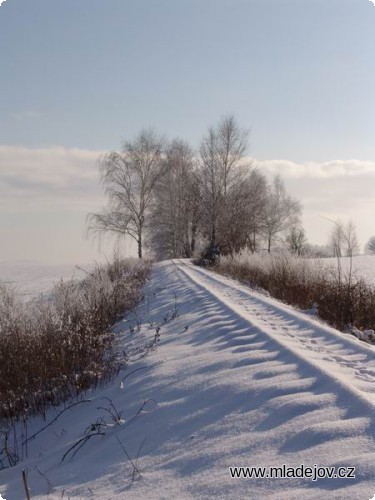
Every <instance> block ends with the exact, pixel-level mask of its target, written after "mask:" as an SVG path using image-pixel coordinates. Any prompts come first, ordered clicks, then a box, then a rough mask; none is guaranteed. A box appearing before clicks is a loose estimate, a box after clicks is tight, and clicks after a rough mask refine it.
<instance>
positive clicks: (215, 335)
mask: <svg viewBox="0 0 375 500" xmlns="http://www.w3.org/2000/svg"><path fill="white" fill-rule="evenodd" d="M144 294H145V295H144V300H143V302H142V304H141V305H140V306H139V308H138V309H137V311H135V312H134V313H132V314H131V315H129V316H128V318H126V319H124V320H123V321H121V322H120V323H119V324H118V325H117V327H116V332H117V335H118V338H119V341H120V345H121V346H122V348H124V349H125V348H126V350H127V351H128V352H129V344H132V343H134V342H141V341H142V339H143V340H147V339H148V340H152V339H153V338H154V336H155V331H156V329H157V328H158V326H159V333H160V336H161V337H160V342H159V343H158V348H157V350H156V351H152V352H151V353H150V354H149V355H148V356H146V357H143V358H141V359H138V360H137V361H136V360H135V361H134V362H133V363H131V365H130V366H128V367H125V368H124V369H123V370H122V371H121V372H120V373H119V375H118V377H116V378H115V379H114V380H113V381H112V382H111V383H109V384H107V385H106V386H104V387H103V388H101V389H98V390H96V391H92V392H88V393H87V394H86V395H85V397H86V398H87V399H89V400H90V401H89V402H87V403H84V404H81V405H78V406H76V407H74V408H72V409H71V410H69V411H67V412H65V413H64V414H63V416H61V417H60V418H59V419H58V420H57V421H55V422H54V423H53V424H52V425H51V426H49V427H48V428H47V429H46V430H45V431H43V432H42V433H41V434H40V435H38V436H37V437H36V438H35V439H34V440H32V441H30V442H29V447H28V457H27V458H25V460H24V461H22V462H20V463H19V464H18V465H17V466H16V467H13V468H11V469H6V470H3V471H1V472H0V492H1V494H2V495H3V496H4V497H5V498H6V499H7V500H13V499H20V498H24V490H23V485H22V474H21V473H22V469H27V471H28V483H29V487H30V489H31V497H32V498H33V499H35V498H38V499H42V498H46V497H47V495H48V498H51V499H58V498H69V497H70V498H91V497H93V498H100V499H114V498H116V499H117V498H118V499H123V498H126V499H127V498H129V499H137V500H139V499H141V498H142V499H143V498H147V499H159V498H160V499H161V498H163V499H169V498H171V499H172V498H173V499H175V498H176V499H185V498H186V499H188V498H189V499H195V498H220V499H245V498H246V499H263V498H264V499H274V500H276V499H277V500H281V499H284V500H297V499H298V500H301V499H304V500H305V499H322V498H327V499H331V498H332V499H333V498H337V499H346V498H348V499H349V498H350V499H355V500H356V499H358V500H360V499H370V498H371V497H372V496H373V495H374V492H375V391H374V387H375V348H374V347H372V346H370V345H368V344H365V343H363V342H360V341H359V340H357V339H356V338H354V337H352V336H348V335H344V334H341V333H339V332H337V331H335V330H334V329H332V328H330V327H328V326H326V325H324V324H322V323H320V322H319V321H317V320H315V319H314V318H310V317H308V316H307V315H306V314H304V313H302V312H300V311H297V310H295V309H293V308H291V307H288V306H286V305H285V304H282V303H280V302H278V301H276V300H274V299H272V298H269V297H266V296H265V295H264V294H260V293H257V292H254V291H252V290H250V289H249V288H246V287H245V286H242V285H240V284H238V283H237V282H235V281H233V280H230V279H228V278H225V277H222V276H219V275H214V274H211V273H210V272H208V271H206V270H204V269H199V268H196V267H193V266H192V265H191V264H190V263H189V262H188V261H181V262H180V261H176V262H174V263H173V262H163V263H159V264H157V265H156V267H155V269H154V271H153V274H152V276H151V279H150V280H149V281H148V283H147V286H146V288H145V291H144ZM175 311H177V313H178V314H177V315H176V314H175V315H174V318H173V313H174V312H175ZM172 318H173V319H172ZM129 321H130V322H133V325H137V326H138V327H139V328H137V329H135V330H134V329H129ZM130 350H131V349H130ZM122 380H123V382H122V383H121V381H122ZM103 398H110V400H111V401H112V403H113V405H114V407H115V408H117V409H118V410H119V411H121V412H122V413H121V419H122V420H121V422H120V424H121V425H114V422H113V420H112V419H111V415H110V413H109V412H108V411H106V410H105V409H104V408H107V407H108V405H109V400H108V399H103ZM55 415H56V411H55V410H51V411H50V412H48V415H47V423H48V422H51V421H52V420H53V418H54V416H55ZM98 419H104V420H105V421H106V422H107V423H108V425H107V427H105V429H104V430H105V435H104V436H96V437H94V438H93V439H92V440H90V441H88V442H87V444H85V445H84V447H83V448H82V449H80V450H79V451H78V452H77V454H76V455H75V456H74V457H72V456H71V455H72V452H70V453H68V457H67V458H66V459H65V460H64V462H62V458H63V456H64V455H65V454H66V453H67V452H68V451H69V449H70V448H71V447H72V446H73V445H74V443H76V442H77V440H79V439H80V438H82V436H83V435H84V433H85V430H86V432H87V429H88V428H89V429H90V425H92V424H93V423H95V422H97V421H98ZM101 421H102V420H101ZM45 425H46V422H45V421H44V420H43V419H42V418H37V419H34V420H32V421H30V422H29V426H28V435H29V436H31V435H32V434H33V433H35V432H36V431H38V430H39V429H41V428H42V427H44V426H45ZM19 432H20V434H21V433H22V426H20V428H19ZM119 440H120V441H121V443H122V445H123V447H124V448H125V450H126V452H127V454H128V455H129V456H130V457H131V458H132V459H133V460H135V459H136V457H137V455H138V454H139V459H138V461H137V466H138V467H139V470H140V472H141V474H142V476H141V478H139V479H138V480H136V481H132V471H133V467H132V465H131V463H130V461H129V459H128V458H127V457H126V454H125V452H124V449H123V448H122V447H121V445H120V443H119ZM142 443H143V446H142V447H141V445H142ZM282 464H286V465H287V466H299V465H301V464H304V465H305V466H313V465H314V464H317V465H318V466H348V467H356V478H355V479H341V480H340V479H321V480H318V481H316V482H312V481H311V480H310V479H279V480H277V479H273V480H271V479H264V480H261V479H231V478H230V475H229V471H228V467H229V466H233V465H240V466H281V465H282ZM41 474H43V475H41Z"/></svg>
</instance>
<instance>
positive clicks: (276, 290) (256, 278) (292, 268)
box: [214, 253, 375, 340]
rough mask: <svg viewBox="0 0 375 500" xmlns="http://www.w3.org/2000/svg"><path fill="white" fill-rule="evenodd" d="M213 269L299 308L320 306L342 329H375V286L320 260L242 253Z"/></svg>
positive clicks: (223, 259) (323, 315)
mask: <svg viewBox="0 0 375 500" xmlns="http://www.w3.org/2000/svg"><path fill="white" fill-rule="evenodd" d="M214 270H216V271H217V272H219V273H222V274H226V275H229V276H231V277H234V278H237V279H239V280H240V281H242V282H244V283H245V284H247V285H249V286H251V287H255V288H256V287H260V288H262V289H264V290H267V291H268V292H269V293H270V295H272V296H273V297H275V298H277V299H279V300H282V301H283V302H286V303H288V304H291V305H294V306H297V307H299V308H300V309H312V308H314V309H317V311H318V314H319V316H320V317H321V318H322V319H324V320H325V321H327V323H329V324H330V325H332V326H334V327H335V328H338V329H340V330H342V331H344V330H345V331H346V330H349V331H352V329H351V327H356V328H358V329H360V330H363V329H374V330H375V289H374V288H373V287H372V286H370V285H368V284H367V283H366V282H365V281H364V280H363V279H356V278H354V277H353V276H349V275H347V274H344V273H342V272H339V271H338V270H337V269H336V268H335V267H334V266H332V267H327V265H323V263H322V262H321V261H319V260H311V259H305V258H303V257H297V256H295V255H291V254H289V253H280V254H270V255H269V254H267V255H260V254H250V253H242V254H236V255H234V256H228V257H221V258H220V261H218V262H216V263H215V265H214ZM369 340H370V339H369Z"/></svg>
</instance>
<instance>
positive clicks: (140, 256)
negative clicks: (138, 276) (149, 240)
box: [138, 231, 142, 259]
mask: <svg viewBox="0 0 375 500" xmlns="http://www.w3.org/2000/svg"><path fill="white" fill-rule="evenodd" d="M138 258H139V259H142V232H141V231H140V232H139V234H138Z"/></svg>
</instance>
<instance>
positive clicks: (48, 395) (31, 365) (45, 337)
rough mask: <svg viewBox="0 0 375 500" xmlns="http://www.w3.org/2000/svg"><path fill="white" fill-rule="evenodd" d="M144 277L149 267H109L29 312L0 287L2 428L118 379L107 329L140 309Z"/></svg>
mask: <svg viewBox="0 0 375 500" xmlns="http://www.w3.org/2000/svg"><path fill="white" fill-rule="evenodd" d="M149 271H150V262H144V261H142V262H139V263H137V264H135V263H134V261H131V260H128V261H124V260H123V261H121V260H119V259H115V261H114V262H113V263H111V264H107V265H106V266H99V265H97V266H96V267H95V269H94V270H93V271H91V272H89V273H88V274H87V276H86V278H85V279H84V280H83V281H80V282H78V281H74V280H70V281H66V282H63V281H61V282H59V283H58V284H56V285H55V286H54V288H53V290H52V292H51V294H50V296H49V297H48V299H43V298H40V299H38V300H35V301H32V302H31V303H27V304H24V303H22V302H21V301H20V300H19V299H18V298H17V296H16V294H15V293H14V291H13V290H12V289H10V288H9V287H6V286H5V285H0V366H1V378H0V419H1V420H2V421H3V422H4V421H5V422H8V423H9V422H14V421H16V420H18V419H19V418H21V417H22V418H27V416H29V415H35V414H40V413H42V414H45V411H46V409H47V408H48V407H49V406H51V405H58V404H59V403H61V402H62V401H64V400H65V399H67V398H70V397H74V396H77V395H78V394H79V393H80V392H82V391H84V390H86V389H88V388H89V387H95V386H97V385H98V384H100V383H103V382H105V381H107V380H108V379H109V378H110V377H112V376H113V375H114V374H115V373H116V372H117V370H118V368H119V363H118V360H117V358H116V350H115V337H114V334H113V333H112V332H111V325H113V324H114V323H115V322H116V320H117V319H118V318H119V316H120V315H123V314H124V313H125V312H127V311H129V310H131V309H132V308H133V307H134V306H135V305H136V303H137V302H138V301H139V299H140V291H141V287H142V285H143V283H144V281H145V279H146V277H147V275H148V273H149Z"/></svg>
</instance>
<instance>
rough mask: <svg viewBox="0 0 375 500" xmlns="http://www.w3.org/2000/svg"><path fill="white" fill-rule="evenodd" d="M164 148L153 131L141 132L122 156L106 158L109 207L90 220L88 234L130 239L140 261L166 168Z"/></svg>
mask: <svg viewBox="0 0 375 500" xmlns="http://www.w3.org/2000/svg"><path fill="white" fill-rule="evenodd" d="M163 145H164V141H163V139H162V138H161V137H159V136H158V135H157V134H156V133H155V132H154V131H153V130H142V131H141V132H140V133H139V135H138V136H137V137H136V138H135V139H134V140H133V141H126V142H124V144H123V148H122V150H121V152H117V151H112V152H110V153H108V154H105V155H104V156H103V157H102V158H101V159H100V173H101V182H102V184H103V186H104V188H105V192H106V194H107V197H108V203H107V207H106V208H105V209H104V210H102V211H101V212H98V213H92V214H89V216H88V231H89V233H91V234H94V235H100V236H101V235H106V234H114V235H116V236H117V237H123V236H130V237H131V238H133V239H134V240H135V241H136V242H137V247H138V257H140V258H141V257H142V255H143V240H144V232H145V229H146V228H147V225H148V217H149V215H150V209H151V206H152V203H153V196H154V190H155V186H156V183H157V181H158V180H159V178H160V177H161V175H162V174H163V172H164V168H165V167H164V162H163V161H162V149H163Z"/></svg>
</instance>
